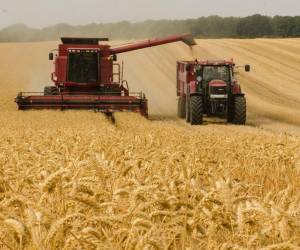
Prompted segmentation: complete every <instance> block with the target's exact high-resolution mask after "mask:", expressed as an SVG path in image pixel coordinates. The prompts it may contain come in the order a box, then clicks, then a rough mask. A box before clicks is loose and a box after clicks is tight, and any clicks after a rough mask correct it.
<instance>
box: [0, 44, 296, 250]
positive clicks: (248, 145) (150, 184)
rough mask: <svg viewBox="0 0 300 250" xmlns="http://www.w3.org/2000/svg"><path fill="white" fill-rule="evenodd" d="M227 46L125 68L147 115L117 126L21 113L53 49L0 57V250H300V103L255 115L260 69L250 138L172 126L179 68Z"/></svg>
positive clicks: (221, 128)
mask: <svg viewBox="0 0 300 250" xmlns="http://www.w3.org/2000/svg"><path fill="white" fill-rule="evenodd" d="M221 41H222V40H214V41H211V42H208V41H207V40H205V41H203V42H202V45H199V48H195V49H194V50H195V51H191V50H189V49H188V48H186V47H184V46H183V45H181V44H173V45H168V46H163V47H160V48H155V49H150V50H145V51H140V52H135V53H132V54H128V55H124V56H122V57H121V58H120V59H121V60H124V61H125V63H126V65H127V66H126V67H127V68H126V71H127V78H128V79H129V80H130V84H131V86H133V88H138V87H139V88H140V89H143V90H144V91H146V93H147V94H148V96H149V99H150V102H151V106H150V108H151V109H150V110H151V114H152V115H151V119H150V120H146V119H144V118H143V117H140V116H139V115H137V114H131V113H117V114H116V115H115V118H116V123H115V124H113V123H111V121H110V120H108V119H107V118H106V117H105V116H104V115H102V114H99V113H95V112H93V111H64V112H60V111H28V112H20V111H17V110H16V107H15V104H14V103H13V98H14V96H15V95H16V93H17V92H18V91H19V90H21V89H22V90H23V89H29V90H35V89H38V88H42V87H43V86H44V85H46V83H47V82H48V80H47V79H48V74H49V72H51V64H49V63H48V62H47V61H46V59H47V52H48V50H50V49H52V48H53V47H55V43H52V42H51V43H28V44H2V45H0V52H1V55H2V58H1V60H0V66H1V70H0V249H30V250H37V249H46V250H48V249H49V250H50V249H51V250H52V249H224V250H225V249H228V250H229V249H264V250H267V249H268V250H271V249H272V250H274V249H299V248H300V192H299V191H300V154H299V152H300V139H299V136H298V129H299V124H298V118H299V117H297V115H294V117H288V114H289V113H285V111H287V112H290V113H292V112H296V113H294V114H297V112H299V109H297V107H298V106H297V105H299V102H298V101H299V96H297V95H296V94H295V93H294V91H291V92H290V89H288V88H287V90H286V91H285V92H284V93H283V94H282V96H281V95H280V93H278V95H279V96H278V102H276V101H277V100H274V101H273V100H272V96H266V98H264V99H263V101H262V102H263V103H262V105H259V103H257V102H255V100H256V99H259V96H260V95H262V93H261V92H259V91H258V92H254V91H253V92H251V87H249V85H248V83H247V82H248V81H250V80H252V83H251V84H252V85H254V86H255V85H258V86H261V88H263V87H262V86H266V88H267V87H268V88H269V86H268V85H267V83H265V82H264V78H263V75H262V74H263V73H264V72H267V73H270V76H269V75H268V74H266V75H267V76H266V77H267V79H268V77H271V76H272V74H271V73H272V71H271V72H269V71H267V70H268V67H270V66H266V71H264V72H260V71H258V70H257V65H254V72H256V71H258V72H256V73H257V74H256V76H255V77H256V78H255V77H254V76H253V75H246V74H244V73H241V74H240V77H241V80H243V81H242V85H243V87H245V91H246V93H247V95H248V96H249V113H250V117H249V120H248V126H231V125H226V124H223V123H222V122H219V121H218V122H217V123H212V122H207V123H206V124H205V125H204V126H200V127H192V126H189V125H187V124H185V122H184V121H181V120H178V119H177V118H175V117H174V114H173V113H174V110H175V109H176V107H174V103H175V102H176V96H175V94H174V93H175V91H174V90H175V89H174V82H172V81H173V78H174V77H175V76H174V68H173V67H174V62H175V61H176V60H177V59H183V58H192V57H193V56H195V54H197V55H198V53H199V56H200V52H199V51H200V48H201V46H203V51H204V52H205V48H207V51H211V50H212V48H210V46H215V48H223V47H222V46H225V47H226V43H225V42H226V41H224V43H222V42H221ZM233 42H234V43H239V44H240V45H239V46H244V45H243V42H242V41H240V42H239V41H231V40H228V41H227V43H228V48H227V49H228V51H230V50H233V49H232V47H231V46H229V45H230V43H233ZM244 42H245V43H246V42H248V43H259V44H260V43H262V44H264V43H266V42H268V43H269V40H267V41H264V40H262V41H256V40H254V41H247V40H245V41H244ZM276 42H278V43H283V41H282V40H278V41H277V40H274V43H276ZM286 43H287V47H288V48H289V47H293V46H294V47H297V46H299V45H298V43H295V44H294V43H293V42H291V41H290V40H287V41H286ZM199 44H201V42H200V43H199ZM290 44H292V45H290ZM260 46H263V45H260ZM247 47H249V45H248V44H247ZM198 49H199V51H197V50H198ZM220 50H221V49H220ZM239 50H240V48H239ZM201 51H202V50H201ZM213 51H214V52H215V53H218V51H217V49H215V50H213ZM224 51H225V49H224ZM204 52H203V53H204ZM205 53H206V52H205ZM220 53H221V52H220ZM226 53H229V52H226ZM232 54H233V56H236V57H237V58H238V60H239V61H240V63H244V62H243V59H242V56H241V54H239V53H238V52H235V51H234V50H233V51H232ZM211 56H213V55H211ZM279 57H282V56H281V55H279ZM158 59H160V60H158ZM253 60H254V59H253ZM261 60H262V59H261ZM141 62H143V63H141ZM254 63H255V62H254ZM274 63H276V62H275V61H274ZM286 63H287V62H286ZM162 66H165V67H164V69H165V70H163V71H162V70H161V69H162ZM274 67H276V66H274ZM293 70H294V71H295V70H296V69H293ZM291 71H292V69H291ZM298 72H299V71H298ZM290 73H291V74H290V75H289V77H290V80H291V81H290V82H291V86H293V88H294V90H296V89H297V87H298V88H299V81H298V79H299V78H297V77H298V75H297V73H296V72H294V74H295V75H293V74H292V73H293V72H290ZM282 74H283V73H282ZM253 77H254V78H255V79H253ZM274 79H275V78H274ZM288 84H289V82H288ZM297 84H298V85H297ZM278 88H279V87H278ZM173 91H174V92H173ZM274 91H275V90H274ZM278 91H279V90H278ZM163 94H165V95H163ZM166 95H167V96H168V98H166ZM293 95H294V99H293V100H294V102H292V103H289V102H288V101H287V102H286V103H283V105H282V106H283V107H282V109H280V107H279V108H278V110H277V109H275V110H276V111H277V113H275V111H274V108H276V107H277V106H279V103H280V101H282V100H283V99H284V97H285V96H293ZM152 97H153V98H152ZM297 98H298V99H297ZM297 103H298V104H297ZM268 105H269V106H268ZM257 106H259V107H260V108H258V107H257ZM264 114H265V115H264ZM285 114H286V116H285ZM286 117H288V118H290V119H286ZM266 121H268V122H267V123H266ZM278 124H279V125H278ZM262 128H264V129H262Z"/></svg>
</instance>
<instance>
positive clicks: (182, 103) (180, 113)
mask: <svg viewBox="0 0 300 250" xmlns="http://www.w3.org/2000/svg"><path fill="white" fill-rule="evenodd" d="M177 115H178V117H179V118H185V101H184V100H183V98H182V97H179V98H178V110H177Z"/></svg>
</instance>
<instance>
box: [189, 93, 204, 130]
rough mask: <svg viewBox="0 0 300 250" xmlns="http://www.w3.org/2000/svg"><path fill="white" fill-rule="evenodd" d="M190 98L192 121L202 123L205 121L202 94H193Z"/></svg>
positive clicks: (194, 123)
mask: <svg viewBox="0 0 300 250" xmlns="http://www.w3.org/2000/svg"><path fill="white" fill-rule="evenodd" d="M190 100H191V102H190V104H191V107H190V122H191V124H192V125H200V124H202V123H203V99H202V96H192V97H191V99H190Z"/></svg>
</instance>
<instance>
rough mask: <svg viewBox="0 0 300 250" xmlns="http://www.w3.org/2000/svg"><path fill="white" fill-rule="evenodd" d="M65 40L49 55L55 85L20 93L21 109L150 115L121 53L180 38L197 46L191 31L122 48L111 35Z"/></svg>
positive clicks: (16, 100) (19, 103)
mask: <svg viewBox="0 0 300 250" xmlns="http://www.w3.org/2000/svg"><path fill="white" fill-rule="evenodd" d="M61 41H62V44H60V45H59V46H58V49H57V50H53V51H51V53H50V54H49V60H54V65H55V67H54V72H53V73H52V74H51V79H52V81H53V82H54V86H46V87H45V88H44V92H33V93H32V92H31V93H29V92H21V93H19V94H18V96H17V97H16V99H15V102H16V103H17V105H18V108H19V109H20V110H27V109H61V110H64V109H95V110H98V111H100V112H103V113H105V114H107V115H112V114H113V112H115V111H132V112H139V113H140V114H141V115H143V116H145V117H147V116H148V100H147V99H146V97H145V94H143V93H131V92H129V88H128V83H127V81H126V80H124V79H123V64H120V63H117V55H118V54H120V53H124V52H128V51H133V50H139V49H143V48H147V47H153V46H159V45H162V44H167V43H173V42H178V41H182V42H184V43H186V44H187V45H189V46H192V45H195V41H194V39H193V38H192V36H191V35H189V34H185V35H178V36H171V37H167V38H164V39H151V40H146V41H141V42H137V43H132V44H127V45H122V46H118V47H111V46H110V45H108V44H107V43H104V42H107V41H108V39H107V38H70V37H64V38H61ZM100 42H101V43H100ZM53 52H56V53H55V54H54V53H53Z"/></svg>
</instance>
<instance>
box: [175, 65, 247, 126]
mask: <svg viewBox="0 0 300 250" xmlns="http://www.w3.org/2000/svg"><path fill="white" fill-rule="evenodd" d="M245 71H246V72H249V71H250V66H249V65H246V66H245ZM177 96H178V97H179V98H178V116H179V117H180V118H185V119H186V121H187V122H189V123H191V124H192V125H199V124H202V123H203V116H204V115H206V116H212V117H220V118H225V119H227V121H228V122H229V123H233V124H245V123H246V98H245V95H244V93H242V91H241V87H240V85H239V84H238V83H237V81H236V79H235V63H234V62H233V61H197V60H196V61H182V62H178V63H177Z"/></svg>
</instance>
